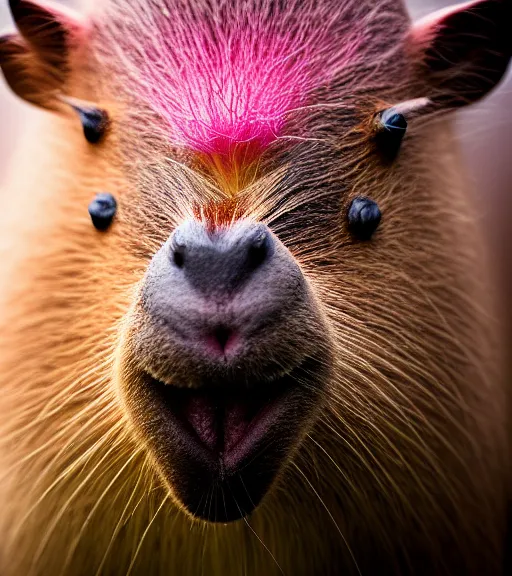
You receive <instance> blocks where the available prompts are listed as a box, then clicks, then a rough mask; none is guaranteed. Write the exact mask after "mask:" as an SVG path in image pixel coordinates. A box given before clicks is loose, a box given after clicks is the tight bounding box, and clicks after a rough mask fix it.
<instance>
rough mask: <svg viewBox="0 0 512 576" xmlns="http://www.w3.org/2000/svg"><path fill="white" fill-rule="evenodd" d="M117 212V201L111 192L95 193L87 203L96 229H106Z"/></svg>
mask: <svg viewBox="0 0 512 576" xmlns="http://www.w3.org/2000/svg"><path fill="white" fill-rule="evenodd" d="M116 212H117V201H116V199H115V198H114V197H113V196H112V194H108V193H101V194H96V197H95V198H94V200H93V201H92V202H91V203H90V204H89V214H90V216H91V220H92V223H93V224H94V227H95V228H97V229H98V230H106V229H107V228H108V227H109V226H110V225H111V224H112V220H113V219H114V216H115V215H116Z"/></svg>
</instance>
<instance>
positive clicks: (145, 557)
mask: <svg viewBox="0 0 512 576" xmlns="http://www.w3.org/2000/svg"><path fill="white" fill-rule="evenodd" d="M256 12H258V13H259V14H261V16H260V17H259V19H258V21H257V24H255V20H254V17H253V15H254V14H255V13H256ZM244 15H246V18H245V19H244ZM90 17H91V19H92V24H91V28H90V31H89V36H88V40H87V41H88V45H87V47H86V48H85V47H84V48H83V50H82V51H81V50H79V49H77V50H76V51H75V52H74V53H73V54H72V61H71V66H70V69H71V77H70V79H69V81H68V83H67V85H66V88H65V91H66V94H68V95H70V96H73V97H76V98H82V99H84V100H87V101H93V102H96V103H97V104H98V105H100V106H102V107H104V108H106V109H107V110H108V111H109V114H110V116H111V119H112V124H111V128H110V131H109V133H108V134H107V137H106V139H105V141H104V142H103V143H102V144H100V145H99V146H96V147H93V146H90V145H88V144H87V143H86V142H85V140H84V138H83V135H82V134H81V130H80V126H79V124H78V122H77V120H76V117H75V116H74V115H73V113H72V112H71V111H69V112H67V113H63V114H61V115H60V116H59V115H52V114H49V113H46V114H45V115H41V117H40V118H38V123H37V125H32V126H30V127H29V129H28V130H27V132H26V134H25V137H24V140H23V145H22V146H21V147H20V150H19V154H18V159H17V164H15V165H14V167H15V168H14V169H13V172H12V177H11V178H10V180H9V182H8V192H9V195H8V196H6V194H5V193H4V194H3V199H2V202H3V203H4V204H5V208H4V209H3V211H2V220H1V222H2V226H1V236H0V242H1V247H2V249H3V256H2V259H1V264H0V265H1V273H0V298H1V300H0V305H1V307H0V326H1V333H2V338H1V341H0V378H1V386H2V394H1V397H0V414H1V418H0V422H1V424H0V426H1V428H0V436H1V450H0V502H1V507H2V514H1V517H0V535H1V540H0V541H1V542H2V544H1V546H0V566H1V568H0V572H1V573H2V575H4V576H28V575H31V576H46V575H49V574H55V575H60V574H70V575H71V574H72V575H87V576H89V575H94V574H97V575H100V574H112V575H118V574H140V575H143V574H144V575H146V574H161V575H168V574H173V575H174V574H176V575H178V574H184V575H188V574H190V575H196V574H197V575H200V574H208V575H212V576H221V575H225V574H233V575H235V574H237V575H238V574H249V575H262V574H265V575H267V574H286V575H294V576H295V575H301V574H302V575H311V574H340V573H342V574H359V573H360V574H379V575H381V574H415V575H420V574H425V575H427V574H428V575H431V574H443V573H446V574H475V575H481V574H488V575H492V574H499V571H500V561H501V542H502V536H503V524H504V513H503V502H502V494H503V482H504V480H503V477H502V475H501V473H502V457H503V450H504V431H503V418H504V415H503V410H504V402H503V394H502V390H501V388H500V379H499V374H498V370H497V361H496V358H495V351H496V350H495V349H494V348H493V346H494V343H495V341H497V339H498V338H497V331H496V328H495V326H494V323H493V321H492V306H491V303H490V300H491V299H490V297H489V285H488V275H487V272H486V268H485V262H484V258H483V255H482V250H481V244H482V243H481V239H480V237H479V234H478V231H477V226H476V225H475V218H474V215H473V213H472V211H471V209H470V206H469V204H470V202H469V198H468V195H467V193H466V189H465V188H466V187H465V184H464V182H463V179H462V178H461V172H462V170H461V167H460V165H459V161H458V155H457V146H456V142H455V141H454V139H453V135H452V128H451V124H450V119H449V118H447V117H444V116H443V117H440V116H437V115H435V116H426V117H424V118H421V119H417V120H416V121H415V122H412V123H411V126H410V130H409V132H408V135H407V138H406V140H405V141H404V143H403V147H402V151H401V154H400V156H399V158H398V159H397V161H396V162H395V163H394V164H393V165H389V164H386V163H383V162H382V161H381V159H380V158H379V156H378V154H377V153H376V150H375V145H374V142H373V141H372V131H371V126H372V118H373V114H374V113H375V112H376V111H377V110H378V109H379V107H382V106H383V105H384V104H386V103H388V104H396V103H399V102H402V101H405V100H408V99H410V98H416V97H422V96H425V94H423V93H421V87H422V85H423V78H421V77H418V76H417V75H416V72H415V69H414V67H413V66H411V65H410V63H409V62H408V60H407V53H406V50H405V48H404V44H403V38H404V35H405V33H406V31H407V29H408V26H409V21H408V18H407V16H406V13H405V10H404V8H403V6H402V4H401V3H400V2H395V1H394V0H380V1H379V2H374V1H373V0H366V1H365V0H342V1H341V2H340V1H339V0H322V1H318V0H316V1H312V0H311V2H309V1H299V0H297V1H291V2H277V1H276V2H270V0H262V1H261V2H258V1H257V0H251V1H250V2H242V0H239V1H238V0H237V1H233V2H223V1H220V0H213V1H208V0H205V1H203V2H193V3H192V2H189V1H185V0H183V1H178V0H176V1H171V0H160V1H157V0H154V1H150V2H145V1H144V2H143V1H142V0H123V1H114V0H112V1H110V2H106V1H105V2H98V3H97V5H96V6H94V5H93V6H92V7H91V9H90ZM206 22H208V23H209V25H208V26H206V24H205V23H206ZM239 22H241V23H242V24H241V26H247V27H248V28H247V29H248V30H249V29H250V30H252V29H253V28H252V26H253V25H254V29H255V31H257V32H258V33H259V34H262V35H263V36H262V37H263V38H279V34H277V35H276V31H278V30H282V31H283V34H285V36H286V38H288V39H292V40H293V41H294V42H297V43H298V46H297V48H299V47H303V46H307V47H310V49H311V56H310V58H311V60H310V62H312V63H314V66H313V69H314V74H313V76H311V75H309V76H307V78H308V81H307V82H304V83H303V84H300V82H299V85H298V86H299V87H300V91H299V92H300V94H298V95H297V97H296V98H295V96H294V98H291V99H290V100H289V101H288V100H287V101H286V106H285V107H284V109H283V110H279V115H281V114H282V113H284V112H286V114H285V118H286V121H285V122H283V123H282V124H279V126H272V129H273V131H272V134H275V138H274V137H272V138H268V137H267V136H268V132H266V131H264V137H263V138H262V139H261V140H260V143H261V144H263V146H262V147H261V149H259V150H258V154H257V159H256V160H257V169H256V170H251V171H250V172H249V176H247V177H245V178H244V179H242V180H241V181H237V183H236V185H235V186H234V188H229V192H230V193H232V192H233V190H234V191H235V192H236V195H237V196H236V197H237V207H238V212H237V215H244V216H247V217H251V218H255V219H257V220H260V221H263V222H265V223H267V224H268V225H269V226H270V227H271V229H272V230H273V231H274V232H275V233H276V234H277V235H278V237H279V238H280V239H281V240H282V241H283V243H284V244H285V245H286V246H287V247H288V248H289V249H290V251H291V252H292V254H293V255H294V256H295V257H296V259H297V260H298V262H299V264H300V265H301V267H302V269H303V271H304V273H305V275H306V276H307V278H308V279H309V281H310V282H311V284H312V286H313V287H314V289H315V291H316V294H317V297H318V299H319V301H320V302H321V303H322V304H323V306H324V311H325V313H326V315H327V317H328V319H329V322H330V325H331V328H332V331H333V334H334V337H335V350H334V351H333V352H334V356H335V358H336V366H335V374H334V377H333V379H332V381H331V382H330V383H329V387H328V397H327V398H326V399H325V406H324V409H323V412H322V414H321V417H320V419H319V421H318V423H317V424H316V426H315V427H314V429H313V430H311V431H308V433H307V436H306V439H305V441H304V442H303V444H302V446H301V448H300V450H299V452H298V453H297V454H296V456H295V457H294V459H293V461H290V462H289V463H288V466H287V468H286V471H285V473H284V474H283V475H282V477H280V478H279V480H278V482H277V484H276V485H275V486H274V487H273V489H272V490H271V492H270V493H269V494H268V495H267V497H266V498H265V500H264V502H263V504H262V505H261V507H260V508H258V509H257V510H256V511H255V513H254V514H253V515H252V516H251V517H250V518H248V519H245V520H243V521H239V522H237V523H235V524H230V525H226V526H223V525H206V524H201V523H194V522H192V521H191V520H190V519H189V517H188V516H186V515H185V514H184V513H183V512H182V511H181V510H180V509H179V506H177V505H176V503H175V502H173V500H172V498H171V497H170V495H169V494H168V492H167V490H166V489H165V488H164V486H163V483H162V482H161V480H160V479H159V477H158V475H157V473H156V471H155V467H154V465H153V462H152V460H151V458H150V457H149V456H148V454H147V453H146V451H145V447H144V439H143V438H139V437H138V436H137V435H136V434H135V433H134V432H133V431H132V429H131V427H130V423H129V421H128V418H127V416H126V414H125V413H124V411H123V408H122V404H121V403H120V401H119V399H118V395H117V376H118V374H117V371H116V361H117V360H118V357H119V354H120V353H121V351H120V349H119V338H120V334H121V333H122V332H123V329H124V328H125V326H124V322H126V320H125V319H126V318H127V312H128V311H129V309H130V307H131V305H132V304H133V300H134V298H135V296H136V293H137V288H138V283H139V282H140V280H141V279H142V277H143V274H144V272H145V269H146V267H147V264H148V262H149V260H150V258H151V257H152V255H153V254H154V253H155V251H156V250H157V249H158V248H159V247H160V246H161V244H162V243H163V242H164V241H165V240H166V239H167V238H168V236H169V234H170V233H171V232H172V230H173V229H174V228H175V227H176V225H177V224H179V223H180V222H181V221H182V220H183V219H184V218H186V217H187V216H191V215H194V213H197V206H210V205H211V203H212V202H217V201H219V200H220V201H223V200H225V197H226V193H227V191H226V186H225V185H224V184H225V181H224V180H223V178H224V176H225V174H220V173H219V171H215V170H205V169H204V163H203V162H202V161H200V159H198V155H197V151H198V150H199V151H201V152H206V153H207V154H209V153H210V152H211V147H209V146H201V142H203V143H204V142H206V143H211V141H212V139H211V138H210V136H211V131H210V128H211V126H210V125H209V124H206V125H205V124H204V122H203V123H202V124H201V126H202V128H198V127H197V126H198V125H197V126H196V125H195V128H194V130H193V131H192V133H191V132H190V131H189V127H190V124H187V123H186V122H185V123H183V122H181V120H180V118H182V113H183V108H180V106H181V107H183V97H184V96H185V95H186V94H188V92H187V90H186V88H187V86H186V85H184V86H183V85H178V86H177V85H176V78H175V77H169V78H165V77H162V75H161V71H162V66H163V67H164V69H167V68H168V66H171V68H172V66H174V65H175V63H176V62H178V61H179V59H180V56H181V57H184V59H185V65H186V66H188V65H191V64H194V63H195V62H196V59H195V56H197V54H200V53H202V52H201V51H202V49H203V44H200V46H201V51H198V52H197V53H196V54H195V56H194V58H191V57H190V56H183V54H184V50H185V48H184V45H183V44H181V39H183V38H184V37H186V38H188V36H187V31H188V30H193V31H194V32H193V34H192V36H191V38H194V34H199V36H200V37H201V38H202V41H207V43H211V45H213V46H221V47H222V46H224V48H225V46H226V45H225V44H224V42H225V38H226V37H228V36H229V34H230V33H231V32H230V30H234V28H233V29H232V28H230V26H234V27H235V26H237V25H238V24H237V23H239ZM224 27H225V29H224ZM221 28H222V30H223V31H222V33H221V32H220V29H221ZM198 29H199V30H198ZM176 31H177V32H178V34H174V32H176ZM265 32H266V33H267V34H266V35H265ZM180 34H181V36H180ZM239 38H242V39H245V38H246V33H245V32H244V33H243V34H242V35H241V36H239ZM247 38H248V39H249V41H254V44H250V46H258V44H257V42H256V40H254V39H253V37H252V36H251V35H249V36H247ZM354 38H357V42H356V43H355V44H352V45H353V46H356V48H354V49H353V50H351V49H349V50H348V52H347V47H346V43H347V42H348V43H350V42H353V39H354ZM313 39H314V41H313ZM292 40H290V41H292ZM249 50H252V48H249ZM279 50H280V48H279V49H278V50H277V52H275V53H273V54H274V55H275V54H276V53H279ZM148 53H149V54H150V55H151V54H155V53H156V54H158V55H159V57H160V56H161V57H162V58H163V59H164V57H165V59H164V60H163V62H160V60H154V59H152V57H151V56H150V57H149V58H148V57H147V55H148ZM347 53H350V54H351V57H350V58H348V59H347ZM219 54H220V56H219V58H220V59H221V61H222V57H223V54H225V52H222V50H221V51H220V52H219ZM254 56H255V57H256V54H254ZM187 58H188V59H187ZM169 62H171V64H172V65H170V64H168V63H169ZM322 62H324V63H325V69H324V70H322V71H321V72H322V73H321V74H320V71H319V68H320V67H321V66H322ZM292 69H293V71H294V73H293V75H292V77H290V79H289V80H290V82H291V83H292V84H291V86H290V87H291V88H293V90H296V89H297V84H296V83H294V82H295V80H296V76H295V71H296V68H293V67H292ZM301 70H302V69H301ZM192 71H193V72H194V74H195V70H194V69H191V72H190V74H192ZM203 72H204V76H205V77H208V74H209V71H208V69H205V70H204V71H203ZM324 72H325V73H327V76H326V75H324ZM190 74H189V75H187V78H188V76H190ZM317 74H318V75H317ZM193 77H195V76H194V75H193ZM285 79H286V78H285ZM174 89H176V91H173V90H174ZM269 89H270V90H274V89H275V86H272V87H270V88H269ZM266 90H267V89H266V88H265V87H264V94H263V95H264V96H265V94H268V92H266ZM293 90H292V92H293ZM293 94H295V92H293ZM200 95H201V97H202V96H203V94H202V92H201V91H200ZM292 108H293V109H294V110H291V109H292ZM188 109H190V106H189V108H188ZM188 109H187V110H188ZM192 109H193V107H192ZM193 110H194V109H193ZM215 110H217V109H215ZM217 112H218V110H217ZM271 112H272V114H273V113H274V112H275V110H274V108H272V110H271ZM290 112H291V113H290ZM209 118H210V117H209V116H208V117H207V120H208V119H209ZM221 118H222V115H221ZM280 118H281V116H280ZM177 119H178V120H177ZM217 119H218V117H217ZM202 120H204V118H203V119H202ZM267 120H268V118H267V119H266V120H265V122H266V124H265V122H264V125H265V126H266V125H267V124H268V122H267ZM205 126H206V128H205ZM216 126H217V125H215V126H214V129H215V130H216V131H218V130H217V128H218V126H217V128H216ZM261 126H262V125H257V128H258V130H259V129H260V128H261ZM203 128H204V130H206V132H205V131H204V130H203ZM228 128H230V129H231V128H232V126H231V125H229V126H228ZM228 132H229V130H228ZM235 135H236V138H238V137H239V136H240V134H239V133H238V132H236V126H235ZM257 135H261V132H259V131H258V132H257ZM228 136H229V137H230V138H231V137H232V136H233V132H229V134H228ZM245 136H246V134H242V139H243V138H245ZM252 136H254V134H252V133H251V138H252ZM258 137H259V136H258ZM216 151H217V152H218V150H216ZM252 160H254V158H252ZM221 172H222V171H221ZM228 172H229V170H228ZM219 174H220V175H219ZM99 190H107V191H109V192H112V193H114V194H115V195H116V197H117V199H118V201H119V206H120V209H119V215H118V218H117V220H116V222H115V224H114V226H113V228H112V229H111V230H110V231H109V232H108V233H107V234H100V233H98V232H96V231H95V230H94V228H93V227H92V226H91V223H90V220H89V217H88V214H87V205H88V203H89V201H90V200H91V198H92V197H93V195H94V194H95V193H96V192H97V191H99ZM356 195H368V196H370V197H372V198H373V199H374V200H376V201H377V202H378V203H379V206H380V207H381V210H382V213H383V222H382V224H381V227H380V228H379V231H378V232H377V234H376V236H375V238H374V239H373V240H372V241H371V242H369V243H360V242H358V241H356V240H355V239H353V238H352V237H351V236H350V234H349V233H348V231H347V228H346V223H345V220H346V217H345V215H346V210H347V207H348V205H349V203H350V201H351V199H352V198H353V197H354V196H356Z"/></svg>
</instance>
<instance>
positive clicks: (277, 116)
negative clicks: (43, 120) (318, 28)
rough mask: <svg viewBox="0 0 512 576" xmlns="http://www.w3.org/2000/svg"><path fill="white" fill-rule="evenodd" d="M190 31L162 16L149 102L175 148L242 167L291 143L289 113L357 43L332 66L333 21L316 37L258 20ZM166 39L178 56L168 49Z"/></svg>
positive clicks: (150, 54) (148, 53)
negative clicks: (279, 143)
mask: <svg viewBox="0 0 512 576" xmlns="http://www.w3.org/2000/svg"><path fill="white" fill-rule="evenodd" d="M187 24H188V25H186V26H184V25H183V19H181V20H180V19H175V18H172V17H168V18H165V16H164V18H163V25H162V23H161V24H160V26H159V31H160V34H161V37H160V38H155V37H152V38H151V39H150V41H149V42H148V44H147V45H146V48H145V54H144V59H143V64H142V68H141V70H140V73H141V80H142V82H141V83H140V85H141V87H142V92H143V94H144V97H145V98H146V100H148V101H149V102H150V105H151V107H152V108H153V109H154V110H155V111H156V112H157V113H158V114H159V115H160V116H162V117H163V118H164V119H165V121H166V122H167V124H168V126H169V132H170V134H169V136H170V138H171V140H172V141H173V143H174V144H175V145H176V146H179V147H184V148H187V149H191V150H194V151H197V152H203V153H206V154H214V155H220V156H223V157H229V158H232V157H233V155H236V156H237V157H238V158H240V157H242V158H243V160H244V161H252V160H254V159H255V158H256V157H258V156H259V155H260V153H261V152H263V151H264V150H265V149H266V148H267V147H268V146H269V144H271V143H272V142H273V141H275V140H276V139H278V138H281V137H285V136H286V134H285V126H286V121H287V118H288V117H289V115H290V114H291V113H292V111H293V110H296V109H297V108H299V107H302V106H304V105H305V104H306V103H307V98H308V93H309V92H311V91H312V90H313V89H315V88H317V87H319V86H321V85H323V84H325V83H328V82H329V80H330V79H331V77H332V75H333V74H334V73H335V72H336V71H338V70H339V69H340V67H341V68H342V67H343V66H345V65H346V64H348V63H349V62H351V61H352V60H353V59H354V57H355V56H356V55H357V49H358V46H359V42H360V40H359V38H358V37H357V34H354V35H353V36H349V37H347V38H346V42H345V43H344V44H342V45H339V47H338V52H337V54H336V59H335V60H333V61H331V62H329V59H328V57H327V54H326V52H327V51H328V27H329V22H326V30H325V31H324V33H323V34H322V33H319V34H317V35H315V36H314V37H311V36H309V37H307V36H305V35H304V34H303V33H302V32H303V31H302V30H301V27H300V26H299V27H298V29H297V28H296V29H295V30H294V31H293V33H292V32H290V31H289V30H288V31H287V30H284V29H283V28H285V27H284V26H282V25H281V26H280V28H281V29H277V30H276V29H272V28H276V26H272V25H271V24H269V22H265V21H263V19H258V17H256V16H255V17H254V21H253V22H250V21H248V20H245V21H241V22H240V24H239V25H238V26H236V27H230V28H229V30H226V29H224V28H223V27H222V25H221V22H216V23H207V22H201V21H199V22H197V23H195V24H194V25H193V26H190V22H188V23H187ZM278 24H279V21H278ZM281 24H282V22H281ZM255 28H256V30H255ZM277 28H279V26H277ZM306 38H307V39H306ZM169 39H174V40H175V41H174V42H172V44H173V47H174V49H171V50H169V49H168V48H167V47H166V44H167V43H168V42H169ZM178 46H179V52H176V51H175V50H176V47H178Z"/></svg>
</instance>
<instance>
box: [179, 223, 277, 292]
mask: <svg viewBox="0 0 512 576" xmlns="http://www.w3.org/2000/svg"><path fill="white" fill-rule="evenodd" d="M175 243H177V244H178V246H179V247H180V248H178V249H179V250H181V251H182V253H183V267H182V268H183V274H184V277H185V279H186V280H187V283H188V284H189V285H190V287H191V288H194V289H196V290H198V291H200V292H202V293H204V294H215V293H229V292H232V291H233V290H235V289H236V288H238V287H240V286H242V285H243V283H244V282H245V281H246V280H247V279H248V278H249V277H250V276H251V274H252V273H253V272H254V270H255V268H257V267H258V265H259V264H261V263H262V262H261V261H258V258H256V259H255V258H254V250H255V249H256V250H261V251H262V253H263V251H264V252H265V254H260V256H263V259H264V257H266V256H268V243H269V232H268V229H267V228H266V227H265V226H263V225H261V224H255V223H243V224H237V225H235V226H233V227H230V228H225V229H221V230H217V231H214V232H211V233H208V232H207V231H206V230H205V229H204V227H203V226H202V224H200V223H198V222H197V223H187V225H185V226H183V227H180V228H178V230H177V231H176V234H175Z"/></svg>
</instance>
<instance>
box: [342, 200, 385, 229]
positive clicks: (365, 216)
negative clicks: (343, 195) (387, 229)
mask: <svg viewBox="0 0 512 576" xmlns="http://www.w3.org/2000/svg"><path fill="white" fill-rule="evenodd" d="M381 217H382V216H381V212H380V209H379V206H378V205H377V203H376V202H374V201H373V200H370V199H369V198H365V197H362V196H359V197H357V198H354V200H352V203H351V204H350V208H349V210H348V225H349V229H350V231H351V232H352V234H354V236H356V237H357V238H359V240H369V239H370V238H371V237H372V236H373V234H374V233H375V231H376V230H377V228H378V227H379V224H380V220H381Z"/></svg>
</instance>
